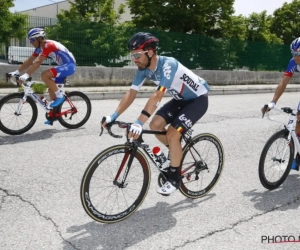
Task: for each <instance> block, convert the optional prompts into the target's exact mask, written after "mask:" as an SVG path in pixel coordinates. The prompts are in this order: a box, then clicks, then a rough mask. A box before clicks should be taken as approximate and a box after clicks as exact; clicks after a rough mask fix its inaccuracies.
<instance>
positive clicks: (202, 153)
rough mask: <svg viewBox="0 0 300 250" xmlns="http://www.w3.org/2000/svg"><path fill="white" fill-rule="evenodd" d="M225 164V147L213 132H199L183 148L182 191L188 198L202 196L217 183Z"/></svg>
mask: <svg viewBox="0 0 300 250" xmlns="http://www.w3.org/2000/svg"><path fill="white" fill-rule="evenodd" d="M223 166H224V149H223V146H222V144H221V142H220V140H219V139H218V138H217V137H216V136H214V135H212V134H199V135H197V136H195V137H193V138H192V142H191V143H188V144H186V145H185V146H184V148H183V155H182V160H181V177H182V180H181V183H180V191H181V193H182V194H183V195H185V196H186V197H188V198H193V199H196V198H200V197H202V196H204V195H206V194H208V193H209V192H210V190H212V188H213V187H214V186H215V184H216V183H217V181H218V179H219V177H220V175H221V172H222V170H223Z"/></svg>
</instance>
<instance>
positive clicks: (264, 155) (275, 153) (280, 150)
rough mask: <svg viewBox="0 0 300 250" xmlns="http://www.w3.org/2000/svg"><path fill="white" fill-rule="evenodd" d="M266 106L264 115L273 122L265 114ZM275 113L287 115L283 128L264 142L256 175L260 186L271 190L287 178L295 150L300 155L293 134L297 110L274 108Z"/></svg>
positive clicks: (299, 146) (298, 145)
mask: <svg viewBox="0 0 300 250" xmlns="http://www.w3.org/2000/svg"><path fill="white" fill-rule="evenodd" d="M267 108H268V105H265V107H264V110H263V117H264V115H265V116H266V117H267V118H268V119H270V120H272V121H274V119H273V118H271V117H270V116H269V115H268V113H265V111H266V109H267ZM273 109H274V110H276V111H279V112H281V113H286V114H289V119H288V122H287V123H283V125H284V128H283V129H282V130H280V131H278V132H276V133H274V134H273V135H272V136H271V137H270V138H269V139H268V140H267V142H266V144H265V146H264V148H263V150H262V152H261V155H260V159H259V167H258V174H259V179H260V182H261V184H262V185H263V186H264V187H265V188H267V189H269V190H273V189H276V188H278V187H279V186H280V185H281V184H282V183H283V182H284V181H285V179H286V178H287V176H288V174H289V172H290V170H291V166H292V163H293V160H294V155H295V149H296V152H298V153H300V143H299V140H298V137H297V135H296V133H295V121H296V115H297V109H292V108H290V107H282V108H280V107H276V106H275V107H274V108H273Z"/></svg>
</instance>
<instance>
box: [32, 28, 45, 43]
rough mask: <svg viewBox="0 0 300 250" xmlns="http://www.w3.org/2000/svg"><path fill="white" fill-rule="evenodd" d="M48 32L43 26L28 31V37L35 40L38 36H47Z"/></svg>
mask: <svg viewBox="0 0 300 250" xmlns="http://www.w3.org/2000/svg"><path fill="white" fill-rule="evenodd" d="M45 36H46V33H45V31H44V29H42V28H33V29H31V30H29V31H28V34H27V37H28V39H29V40H33V41H34V40H35V39H37V38H38V37H45Z"/></svg>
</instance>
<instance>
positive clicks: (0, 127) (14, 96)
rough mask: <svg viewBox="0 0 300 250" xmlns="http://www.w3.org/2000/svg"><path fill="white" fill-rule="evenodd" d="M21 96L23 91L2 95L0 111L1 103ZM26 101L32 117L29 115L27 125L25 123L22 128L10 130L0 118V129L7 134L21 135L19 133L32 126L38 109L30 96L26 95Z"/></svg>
mask: <svg viewBox="0 0 300 250" xmlns="http://www.w3.org/2000/svg"><path fill="white" fill-rule="evenodd" d="M23 96H24V93H13V94H9V95H6V96H4V97H3V98H2V99H1V100H0V112H1V109H2V107H3V105H4V104H5V103H6V102H8V101H9V100H11V99H13V98H20V99H22V98H23ZM26 102H28V103H29V105H30V106H31V108H32V117H31V120H30V121H29V123H28V125H26V126H25V127H24V128H22V129H18V130H12V129H9V128H7V127H6V126H4V124H3V123H2V121H1V120H0V130H1V131H3V132H4V133H6V134H9V135H21V134H24V133H25V132H27V131H28V130H30V129H31V128H32V127H33V125H34V124H35V122H36V120H37V116H38V109H37V106H36V103H35V102H34V100H33V99H32V98H31V97H27V100H26Z"/></svg>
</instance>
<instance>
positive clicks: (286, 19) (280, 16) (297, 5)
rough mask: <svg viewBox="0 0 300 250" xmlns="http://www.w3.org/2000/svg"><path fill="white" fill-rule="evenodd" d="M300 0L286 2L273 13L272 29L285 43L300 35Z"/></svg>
mask: <svg viewBox="0 0 300 250" xmlns="http://www.w3.org/2000/svg"><path fill="white" fill-rule="evenodd" d="M299 14H300V1H299V0H294V1H293V2H291V3H284V4H283V6H282V7H281V8H278V9H277V10H275V11H274V13H273V16H274V17H273V20H272V23H271V27H270V30H271V32H273V33H274V34H276V35H277V36H278V37H280V38H281V39H282V40H283V42H284V44H290V43H291V42H292V41H293V40H294V39H295V38H297V37H299V36H300V26H299V23H300V15H299Z"/></svg>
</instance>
